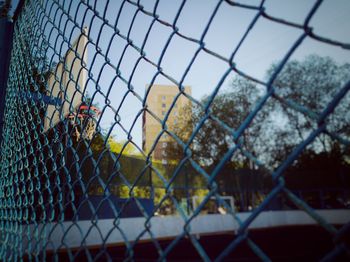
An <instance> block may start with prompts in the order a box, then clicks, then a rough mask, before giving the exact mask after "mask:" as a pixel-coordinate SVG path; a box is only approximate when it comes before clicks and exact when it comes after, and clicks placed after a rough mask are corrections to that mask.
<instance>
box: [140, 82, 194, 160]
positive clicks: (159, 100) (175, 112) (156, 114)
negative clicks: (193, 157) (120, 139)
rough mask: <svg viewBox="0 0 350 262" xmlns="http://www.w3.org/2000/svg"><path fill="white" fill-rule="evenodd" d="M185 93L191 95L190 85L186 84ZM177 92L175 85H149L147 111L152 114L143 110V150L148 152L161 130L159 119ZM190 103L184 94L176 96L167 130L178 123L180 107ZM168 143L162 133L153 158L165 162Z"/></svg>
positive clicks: (168, 107) (162, 116) (166, 136)
mask: <svg viewBox="0 0 350 262" xmlns="http://www.w3.org/2000/svg"><path fill="white" fill-rule="evenodd" d="M148 88H149V86H146V91H147V90H148ZM185 93H186V94H188V95H191V87H189V86H186V87H185ZM178 94H179V88H178V87H177V86H175V85H153V86H152V87H151V90H150V92H149V94H148V97H147V109H148V111H149V112H152V114H153V115H152V114H151V113H149V112H145V113H144V115H143V119H142V132H143V136H142V148H143V151H144V152H146V153H149V152H150V150H151V149H152V147H153V145H154V143H155V140H156V139H157V137H158V136H159V134H160V133H161V131H162V130H163V128H162V124H161V121H163V120H164V118H165V116H166V114H167V113H168V111H169V110H170V107H171V105H172V103H173V102H174V100H175V97H176V96H177V95H178ZM190 103H191V101H190V100H189V99H188V98H187V97H186V96H185V95H180V96H179V97H178V99H177V100H176V103H175V105H174V107H172V109H171V111H170V114H169V117H168V119H167V121H166V125H167V127H168V130H173V128H174V127H175V126H178V125H179V124H180V123H179V121H178V120H179V114H181V109H183V108H184V107H186V106H188V105H189V104H190ZM157 118H158V119H157ZM169 143H170V138H169V136H168V135H167V134H163V135H162V137H161V138H160V140H159V141H158V143H157V144H156V147H155V150H154V151H153V153H152V157H153V160H159V161H162V163H163V164H167V162H168V157H167V151H166V148H167V146H168V144H169Z"/></svg>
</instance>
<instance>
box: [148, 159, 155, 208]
mask: <svg viewBox="0 0 350 262" xmlns="http://www.w3.org/2000/svg"><path fill="white" fill-rule="evenodd" d="M150 160H151V164H152V156H150ZM149 184H150V187H151V192H150V193H151V200H152V203H153V205H154V187H153V181H152V168H149Z"/></svg>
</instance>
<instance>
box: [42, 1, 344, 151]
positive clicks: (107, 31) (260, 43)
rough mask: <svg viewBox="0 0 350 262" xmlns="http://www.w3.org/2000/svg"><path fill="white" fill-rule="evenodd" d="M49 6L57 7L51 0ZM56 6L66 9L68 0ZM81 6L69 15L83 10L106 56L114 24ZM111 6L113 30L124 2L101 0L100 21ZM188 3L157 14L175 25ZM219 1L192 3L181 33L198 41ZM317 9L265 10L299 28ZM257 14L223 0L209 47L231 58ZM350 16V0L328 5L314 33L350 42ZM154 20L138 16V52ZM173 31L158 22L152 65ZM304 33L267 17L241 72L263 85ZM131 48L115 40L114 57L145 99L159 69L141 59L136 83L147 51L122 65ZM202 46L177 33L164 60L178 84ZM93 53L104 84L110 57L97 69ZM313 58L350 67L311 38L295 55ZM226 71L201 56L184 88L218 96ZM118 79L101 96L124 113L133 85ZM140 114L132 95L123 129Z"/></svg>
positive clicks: (286, 4) (294, 5)
mask: <svg viewBox="0 0 350 262" xmlns="http://www.w3.org/2000/svg"><path fill="white" fill-rule="evenodd" d="M49 2H55V1H51V0H50V1H49ZM57 2H59V3H62V1H57ZM64 2H65V5H64V8H65V10H68V6H69V2H70V1H64ZM87 2H88V3H89V4H90V5H91V6H92V7H93V6H95V2H94V1H91V0H90V1H87ZM135 2H136V0H135ZM156 2H157V1H154V0H143V1H140V4H141V5H143V6H144V9H145V10H147V11H148V12H153V9H154V5H155V3H156ZM235 2H240V3H244V4H251V5H259V4H260V2H261V1H256V0H247V1H243V0H241V1H235ZM78 3H79V2H78V1H73V4H72V6H71V9H70V12H69V14H71V16H72V17H73V18H74V15H75V14H76V12H77V16H76V17H77V21H76V22H77V23H78V24H79V25H81V26H83V25H84V26H89V30H90V38H91V39H92V41H93V42H94V43H96V41H97V38H98V35H99V34H101V37H100V40H99V42H98V46H99V48H101V52H102V53H104V54H105V53H106V51H107V48H108V45H109V44H110V41H111V36H112V35H113V34H114V30H112V29H111V28H109V27H107V26H104V27H103V28H102V29H101V25H102V21H101V20H100V19H99V18H97V17H96V16H93V12H92V11H91V10H89V11H88V12H87V13H86V16H85V19H84V21H83V17H84V16H83V14H84V12H85V11H86V6H85V5H84V4H78ZM106 3H108V6H107V11H106V14H105V15H106V16H105V18H106V19H107V20H108V21H109V23H111V24H113V25H114V24H115V21H116V17H117V14H118V12H119V9H120V6H121V4H122V1H117V0H113V1H112V0H111V1H107V0H98V1H97V4H96V9H97V11H98V12H99V16H102V15H103V14H104V10H105V6H106ZM181 3H182V1H180V0H172V1H170V0H160V1H159V4H158V8H157V10H156V13H157V14H158V15H159V17H160V19H162V20H165V21H167V22H168V23H170V24H173V21H174V18H175V16H176V13H177V11H178V10H179V6H180V5H181ZM217 3H218V1H217V0H188V1H186V3H185V5H184V7H183V9H182V12H181V14H180V16H179V18H178V20H177V23H176V27H177V28H178V29H179V32H180V33H181V34H183V35H185V36H188V37H191V38H195V39H199V38H200V37H201V35H202V33H203V30H204V28H205V26H206V25H207V23H208V21H209V18H210V16H211V14H212V12H213V10H214V8H215V6H216V5H217ZM314 3H315V0H267V1H266V2H265V4H264V6H265V8H266V12H267V13H268V14H269V15H272V16H275V17H279V18H282V19H284V20H288V21H292V22H295V23H303V21H304V20H305V17H306V15H307V13H308V12H309V10H310V9H311V7H312V6H313V4H314ZM136 10H137V8H136V7H135V6H134V5H131V4H129V3H125V4H124V6H123V9H122V11H121V13H120V17H119V21H118V24H117V25H116V28H118V29H119V30H120V33H121V34H122V35H124V36H127V35H128V32H129V28H130V24H131V21H132V19H133V16H134V14H135V12H136ZM256 13H257V11H256V10H248V9H243V8H238V7H232V6H230V5H228V4H227V3H225V2H223V3H222V4H221V5H220V7H219V9H218V12H217V14H216V16H215V17H214V20H213V22H212V24H211V26H210V27H209V30H208V32H207V34H206V36H205V38H204V43H205V46H206V47H207V48H208V49H209V50H211V51H214V52H216V53H218V54H220V55H221V56H223V57H226V58H228V57H230V55H231V54H232V52H233V50H234V49H235V48H236V46H237V44H238V43H239V41H240V40H241V38H242V35H243V34H244V32H245V31H246V29H247V27H248V25H249V23H250V22H251V21H252V19H253V18H254V16H255V15H256ZM349 13H350V1H348V0H328V1H324V2H323V3H322V5H321V7H320V8H319V10H318V12H317V13H316V15H315V16H314V17H313V19H312V20H311V24H310V25H311V26H312V27H313V28H314V32H315V33H316V34H318V35H321V36H324V37H327V38H332V39H334V40H338V41H343V42H345V43H346V42H347V43H349V42H350V37H349V36H350V35H349V28H350V20H349V18H348V15H349ZM52 14H53V12H52ZM51 17H52V15H51ZM63 17H65V16H63ZM59 18H60V16H57V19H55V20H54V23H55V25H56V26H59ZM91 19H93V23H91ZM151 22H152V17H149V16H147V15H145V14H143V13H141V12H138V14H137V16H136V20H135V22H134V25H133V27H132V29H131V31H130V39H132V41H133V43H134V44H135V45H136V46H137V47H141V46H142V43H143V40H144V38H145V35H146V32H147V30H148V28H149V26H150V24H151ZM64 24H65V23H64V19H63V21H61V25H60V26H59V28H60V29H61V30H63V28H64ZM72 25H73V24H72V23H68V26H67V29H66V37H69V35H70V32H71V28H72ZM91 25H92V26H91ZM50 29H51V28H50V27H49V26H47V27H46V29H45V30H46V33H47V32H49V30H50ZM172 33H173V29H172V28H170V27H166V26H164V25H162V24H160V23H158V22H156V23H155V24H154V26H153V28H152V30H151V32H150V35H149V38H148V41H147V42H146V45H145V48H144V51H145V53H146V57H147V58H148V59H149V60H151V61H153V62H154V63H158V60H159V57H160V54H161V52H162V51H163V49H164V46H165V44H166V41H167V40H168V39H169V37H170V35H171V34H172ZM302 33H303V32H302V31H301V30H297V29H295V28H292V27H288V26H285V25H281V24H278V23H275V22H271V21H269V20H267V19H265V18H263V17H260V18H259V20H258V22H257V23H256V25H255V26H254V28H253V29H252V31H251V32H250V33H249V35H248V37H247V39H246V40H245V41H244V43H243V44H242V46H241V48H240V49H239V51H238V53H237V54H236V56H235V58H234V62H235V63H236V65H237V67H238V69H240V70H241V71H243V72H245V73H246V74H249V75H251V76H253V77H256V78H258V79H261V80H264V78H265V72H266V70H267V69H268V68H269V67H270V65H271V64H272V63H273V62H276V61H278V60H280V59H281V58H282V57H283V56H284V55H285V54H286V53H287V51H288V50H289V49H290V48H291V46H292V45H293V43H294V42H295V41H296V39H297V38H298V37H299V36H300V35H301V34H302ZM55 34H56V35H55ZM55 34H53V35H52V37H51V38H50V42H51V41H53V40H54V39H56V37H57V32H55ZM78 34H79V30H78V28H75V29H74V34H73V35H74V36H76V35H78ZM73 40H74V39H73ZM126 44H127V42H126V41H125V40H124V39H122V38H120V37H118V36H115V37H114V38H113V40H112V42H111V48H110V51H109V53H108V58H109V60H110V61H111V63H112V64H114V65H115V66H117V65H118V64H119V63H120V67H119V69H120V72H121V76H122V77H123V78H125V79H126V80H127V81H131V84H132V86H133V87H134V91H135V92H137V93H138V94H139V95H140V96H141V97H143V96H144V92H145V86H146V84H149V83H150V82H151V80H152V78H153V77H154V75H155V73H156V72H157V69H156V68H155V67H154V66H152V65H150V64H149V63H148V62H146V61H144V60H142V61H141V62H140V63H139V64H138V66H137V68H136V71H135V74H134V76H133V78H132V79H130V76H131V72H132V70H133V68H134V66H135V63H136V61H137V60H138V59H139V57H140V53H138V52H137V50H135V49H134V48H132V47H131V46H129V47H128V48H127V50H126V53H125V55H124V57H123V59H122V60H121V61H120V56H121V53H122V52H123V49H124V47H125V45H126ZM63 47H64V48H63V49H62V50H63V51H62V54H60V55H61V56H63V55H64V52H65V51H64V50H65V49H66V48H67V45H64V46H63ZM198 47H199V46H198V44H196V43H192V42H190V41H188V40H185V39H183V38H180V37H178V36H176V35H175V36H174V37H173V38H172V40H171V42H170V45H169V47H168V49H167V51H166V53H165V55H164V57H163V60H162V62H161V67H162V69H163V72H164V73H166V74H167V75H169V76H171V77H172V78H174V79H175V80H176V81H180V79H181V78H182V76H183V73H184V71H185V69H186V67H187V66H188V65H189V62H190V60H191V59H192V57H193V56H194V53H195V51H196V50H197V49H198ZM88 51H89V54H88V55H89V57H88V60H89V67H90V68H91V73H92V74H93V76H94V79H95V80H97V77H98V75H99V73H100V71H101V69H102V66H103V65H104V57H103V56H100V55H98V57H97V58H96V61H95V63H94V64H92V61H93V56H94V54H95V53H96V49H95V46H93V45H89V50H88ZM312 53H316V54H319V55H322V56H326V55H327V56H330V57H332V58H334V59H335V60H336V61H337V62H339V63H344V62H350V52H349V50H344V49H341V48H340V47H336V46H331V45H328V44H324V43H320V42H318V41H315V40H313V39H311V38H309V37H308V38H306V39H305V41H304V42H303V44H302V45H301V46H300V47H299V48H298V49H297V50H296V52H295V53H294V55H293V56H292V58H293V59H303V58H304V57H305V56H307V55H309V54H312ZM48 55H49V56H51V55H52V51H49V52H48ZM227 69H228V64H227V63H225V62H223V61H221V60H220V59H218V58H216V57H214V56H212V55H209V54H207V53H205V52H203V51H201V52H200V53H199V55H198V57H197V58H196V60H195V62H194V63H193V66H192V68H191V69H190V72H189V74H188V75H187V76H186V78H185V80H184V84H185V85H189V86H191V87H192V95H193V97H195V98H197V99H200V98H201V97H203V96H204V95H208V94H210V93H211V92H212V91H213V89H214V87H215V86H216V85H217V83H218V82H219V80H220V79H221V77H222V75H223V73H224V72H225V71H226V70H227ZM114 76H115V70H114V69H112V68H111V67H109V66H108V65H107V66H105V67H104V68H103V71H102V75H101V78H100V81H99V86H100V87H101V91H102V92H103V93H105V94H106V93H107V90H108V89H109V88H110V86H111V92H110V95H109V99H110V101H111V106H112V107H113V108H114V109H117V108H118V107H119V104H120V102H121V100H122V98H123V96H124V94H125V93H126V92H127V90H128V89H127V86H126V85H125V84H124V83H123V82H122V81H120V80H117V81H115V82H114V84H113V85H111V82H112V79H113V77H114ZM234 76H235V74H234V73H233V72H232V73H231V75H230V76H229V77H228V78H227V80H226V81H225V83H224V85H223V86H222V88H228V86H229V82H230V80H231V79H232V78H233V77H234ZM155 83H157V84H172V83H171V82H170V81H169V80H168V79H166V78H164V77H157V79H156V81H155ZM94 91H95V85H94V84H93V83H92V82H91V81H90V82H89V85H88V92H89V94H90V95H92V94H93V93H94ZM94 102H98V103H99V106H100V108H101V109H102V108H103V106H104V105H105V100H104V98H103V96H102V95H100V94H98V95H96V99H95V101H94ZM141 109H142V104H141V102H140V101H139V100H138V99H137V98H136V97H135V96H133V95H132V94H131V93H129V94H128V96H127V98H126V100H125V101H124V103H123V106H122V108H121V110H120V112H119V115H120V117H121V123H122V124H123V125H124V127H125V128H126V129H127V130H129V128H130V127H131V125H132V123H133V121H134V118H135V115H136V113H137V112H139V111H140V110H141ZM113 119H114V112H113V110H111V109H109V108H107V109H106V111H105V113H104V114H103V115H102V119H101V124H102V127H103V128H109V126H110V124H111V123H112V122H113V121H114V120H113ZM141 119H142V118H141V117H139V119H138V120H137V122H136V125H135V127H134V128H133V130H132V131H131V134H132V137H133V140H134V141H135V142H136V143H137V144H138V145H141V139H142V131H141ZM113 134H115V135H116V137H117V139H118V140H123V139H126V134H125V133H124V132H122V131H121V129H120V128H119V127H118V126H116V127H115V128H114V130H113Z"/></svg>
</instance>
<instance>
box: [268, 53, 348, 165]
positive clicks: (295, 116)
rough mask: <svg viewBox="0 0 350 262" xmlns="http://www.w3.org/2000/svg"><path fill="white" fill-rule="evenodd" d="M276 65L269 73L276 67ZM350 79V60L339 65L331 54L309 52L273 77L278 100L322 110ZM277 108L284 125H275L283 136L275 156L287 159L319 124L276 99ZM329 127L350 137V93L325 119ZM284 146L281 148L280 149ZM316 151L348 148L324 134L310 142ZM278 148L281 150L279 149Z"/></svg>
mask: <svg viewBox="0 0 350 262" xmlns="http://www.w3.org/2000/svg"><path fill="white" fill-rule="evenodd" d="M275 67H276V65H273V66H272V67H271V69H270V70H269V71H268V74H267V75H271V72H272V71H273V70H274V69H275ZM349 79H350V64H343V65H338V64H337V63H335V62H334V61H333V60H332V59H331V58H329V57H320V56H318V55H310V56H308V57H306V58H305V59H304V60H303V61H297V60H293V61H290V62H289V63H287V64H286V65H285V67H284V69H283V70H282V72H281V73H280V74H279V75H278V77H277V79H276V80H275V81H274V83H273V85H274V86H275V88H276V98H277V101H282V100H285V101H290V102H293V103H297V104H299V105H301V106H302V107H304V108H306V109H307V110H309V112H311V111H312V112H314V113H316V114H320V113H321V112H322V111H323V110H324V109H325V108H326V106H327V105H328V103H329V102H330V101H331V99H332V98H333V97H334V96H335V95H336V93H337V92H338V91H339V90H340V89H341V88H342V86H344V84H345V83H346V82H347V81H349ZM274 111H276V112H280V113H281V118H283V120H284V123H285V124H284V126H283V128H280V129H276V132H277V136H279V137H280V138H282V139H280V142H282V143H280V144H279V145H278V148H277V147H275V148H274V149H275V155H274V156H273V158H274V159H278V160H280V159H284V158H285V157H286V155H287V154H288V153H289V152H290V150H291V149H292V148H294V147H295V146H296V145H297V144H299V143H300V142H302V141H303V140H305V139H306V137H307V136H308V135H309V133H310V132H311V131H312V130H314V129H316V128H317V122H316V121H315V119H312V118H311V117H310V116H307V115H305V114H302V113H300V112H298V111H296V110H295V109H292V108H290V107H288V106H287V105H286V103H283V102H281V103H279V102H278V103H274ZM326 124H327V130H328V131H330V132H333V133H335V134H338V135H339V136H342V137H344V138H347V139H349V137H350V97H349V95H348V96H346V97H345V98H343V100H342V101H341V103H340V104H339V105H338V106H337V107H336V110H335V111H334V112H333V113H332V114H331V115H330V116H329V117H328V118H327V120H326ZM281 149H282V150H281ZM311 150H312V151H314V152H316V153H321V152H328V153H331V152H332V151H337V150H341V151H342V152H343V153H345V152H346V150H347V149H346V148H345V147H344V146H343V145H341V144H340V143H339V141H337V140H336V139H334V138H332V137H330V136H329V135H326V134H321V135H319V136H318V137H317V138H316V141H315V142H314V143H313V144H312V145H311ZM277 151H279V152H278V153H277Z"/></svg>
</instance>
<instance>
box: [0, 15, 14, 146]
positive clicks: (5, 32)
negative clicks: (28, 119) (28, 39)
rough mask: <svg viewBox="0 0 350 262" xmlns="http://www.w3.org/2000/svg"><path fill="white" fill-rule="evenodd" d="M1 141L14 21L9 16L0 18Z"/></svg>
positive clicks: (0, 137)
mask: <svg viewBox="0 0 350 262" xmlns="http://www.w3.org/2000/svg"><path fill="white" fill-rule="evenodd" d="M0 39H1V40H0V143H1V140H2V127H3V123H4V111H5V96H6V86H7V78H8V73H9V65H10V57H11V48H12V39H13V23H12V22H11V21H9V19H8V18H7V17H1V18H0Z"/></svg>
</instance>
